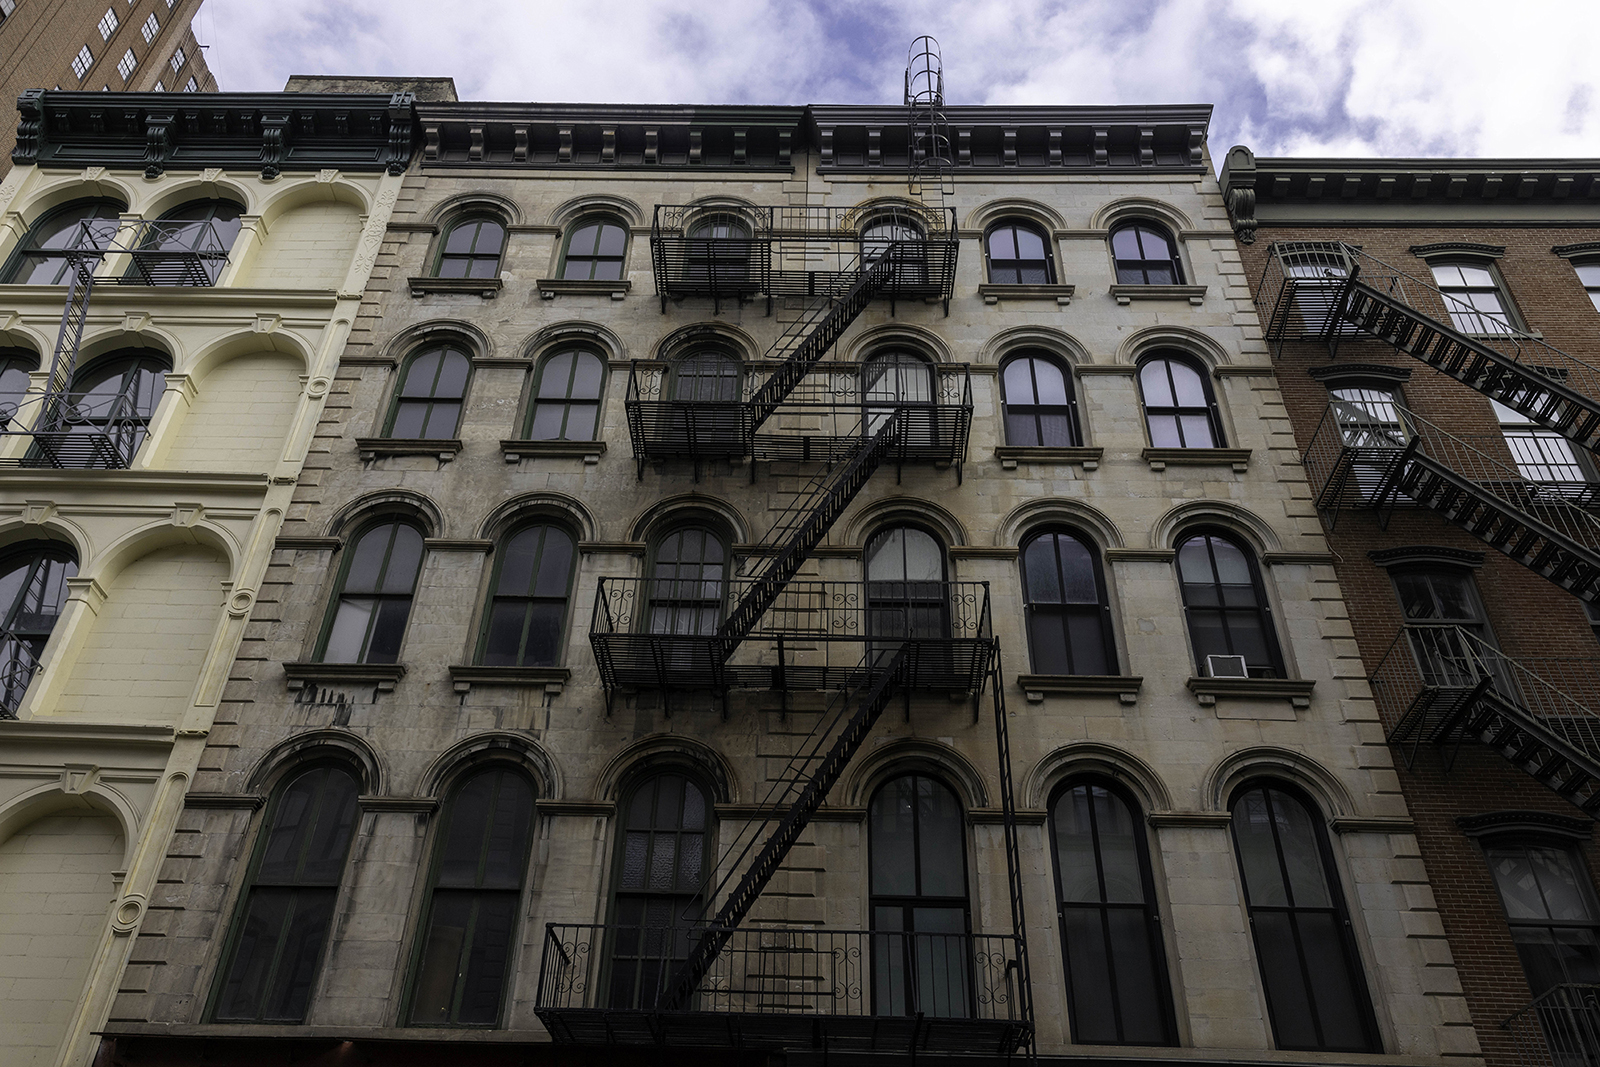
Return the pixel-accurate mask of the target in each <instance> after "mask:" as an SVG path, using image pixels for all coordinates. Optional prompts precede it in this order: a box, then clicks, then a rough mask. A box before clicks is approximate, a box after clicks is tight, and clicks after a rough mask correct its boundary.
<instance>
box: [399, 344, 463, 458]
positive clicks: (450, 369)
mask: <svg viewBox="0 0 1600 1067" xmlns="http://www.w3.org/2000/svg"><path fill="white" fill-rule="evenodd" d="M471 371H472V360H470V359H469V358H467V354H466V353H465V352H463V351H462V350H461V349H459V348H457V347H455V346H454V345H449V344H442V345H436V346H434V347H432V348H424V349H422V350H421V351H420V352H413V353H412V354H411V356H410V358H409V359H407V360H406V363H405V368H404V369H403V370H402V371H401V372H400V388H399V389H397V390H395V394H394V410H393V411H392V412H391V413H390V415H389V427H388V432H387V433H386V434H384V436H385V437H396V438H429V439H439V438H452V437H454V436H455V435H456V429H457V427H458V426H459V424H460V422H461V402H462V398H463V397H465V396H466V392H467V377H468V375H469V374H470V373H471Z"/></svg>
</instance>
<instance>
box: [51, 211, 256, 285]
mask: <svg viewBox="0 0 1600 1067" xmlns="http://www.w3.org/2000/svg"><path fill="white" fill-rule="evenodd" d="M231 246H232V241H231V239H224V238H223V236H222V233H221V231H219V230H218V229H217V224H216V222H215V221H213V220H210V219H206V220H194V221H190V220H182V219H123V220H118V219H84V220H83V221H81V222H79V223H78V232H77V235H76V236H75V237H74V238H72V239H71V240H70V241H67V242H63V243H62V244H61V245H60V246H59V247H56V248H40V249H37V250H32V251H31V252H30V254H31V255H35V256H54V257H61V258H67V257H75V258H78V259H82V260H90V261H99V260H103V259H104V258H105V257H106V256H111V255H126V256H127V257H128V269H127V270H126V271H124V272H123V273H121V274H120V275H117V276H113V277H107V278H101V279H100V281H101V282H110V283H112V284H117V285H162V286H190V287H207V286H213V285H216V284H217V278H218V276H219V275H220V274H221V273H222V268H223V267H224V266H226V265H227V262H228V252H229V249H230V248H231Z"/></svg>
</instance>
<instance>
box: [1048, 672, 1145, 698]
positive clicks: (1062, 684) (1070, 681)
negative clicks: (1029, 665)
mask: <svg viewBox="0 0 1600 1067" xmlns="http://www.w3.org/2000/svg"><path fill="white" fill-rule="evenodd" d="M1143 685H1144V678H1143V676H1141V675H1128V676H1124V675H1119V674H1019V675H1017V688H1018V689H1021V690H1022V691H1023V692H1024V693H1026V694H1027V695H1028V703H1030V704H1039V703H1042V702H1043V701H1044V698H1045V694H1046V693H1065V694H1068V695H1070V696H1114V697H1116V698H1117V699H1118V700H1119V701H1121V702H1122V703H1124V704H1136V703H1138V702H1139V690H1140V688H1142V687H1143Z"/></svg>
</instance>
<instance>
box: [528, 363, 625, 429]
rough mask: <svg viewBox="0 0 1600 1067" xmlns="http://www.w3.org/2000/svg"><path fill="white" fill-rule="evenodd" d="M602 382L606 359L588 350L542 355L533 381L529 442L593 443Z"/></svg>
mask: <svg viewBox="0 0 1600 1067" xmlns="http://www.w3.org/2000/svg"><path fill="white" fill-rule="evenodd" d="M605 380H606V364H605V360H603V359H601V358H600V356H599V354H597V353H595V352H593V351H591V350H589V349H587V348H563V349H561V350H559V351H556V352H552V353H550V354H549V355H547V356H545V357H544V360H543V361H542V362H540V364H539V373H538V374H537V375H536V376H535V377H534V381H533V405H532V407H531V408H530V409H529V412H528V430H527V433H528V439H529V440H531V441H593V440H596V439H597V434H598V429H599V420H600V392H601V390H602V389H603V388H604V387H605Z"/></svg>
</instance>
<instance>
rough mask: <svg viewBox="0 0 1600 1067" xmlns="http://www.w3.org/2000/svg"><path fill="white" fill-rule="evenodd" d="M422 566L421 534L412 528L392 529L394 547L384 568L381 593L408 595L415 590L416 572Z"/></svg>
mask: <svg viewBox="0 0 1600 1067" xmlns="http://www.w3.org/2000/svg"><path fill="white" fill-rule="evenodd" d="M421 566H422V532H421V531H420V530H418V529H417V528H416V527H414V526H406V525H404V524H397V525H396V526H395V527H394V547H393V548H391V549H390V551H389V561H388V564H387V566H386V567H385V568H384V574H383V592H385V593H405V594H410V592H411V591H412V589H414V588H416V584H417V571H418V569H419V568H420V567H421Z"/></svg>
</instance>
